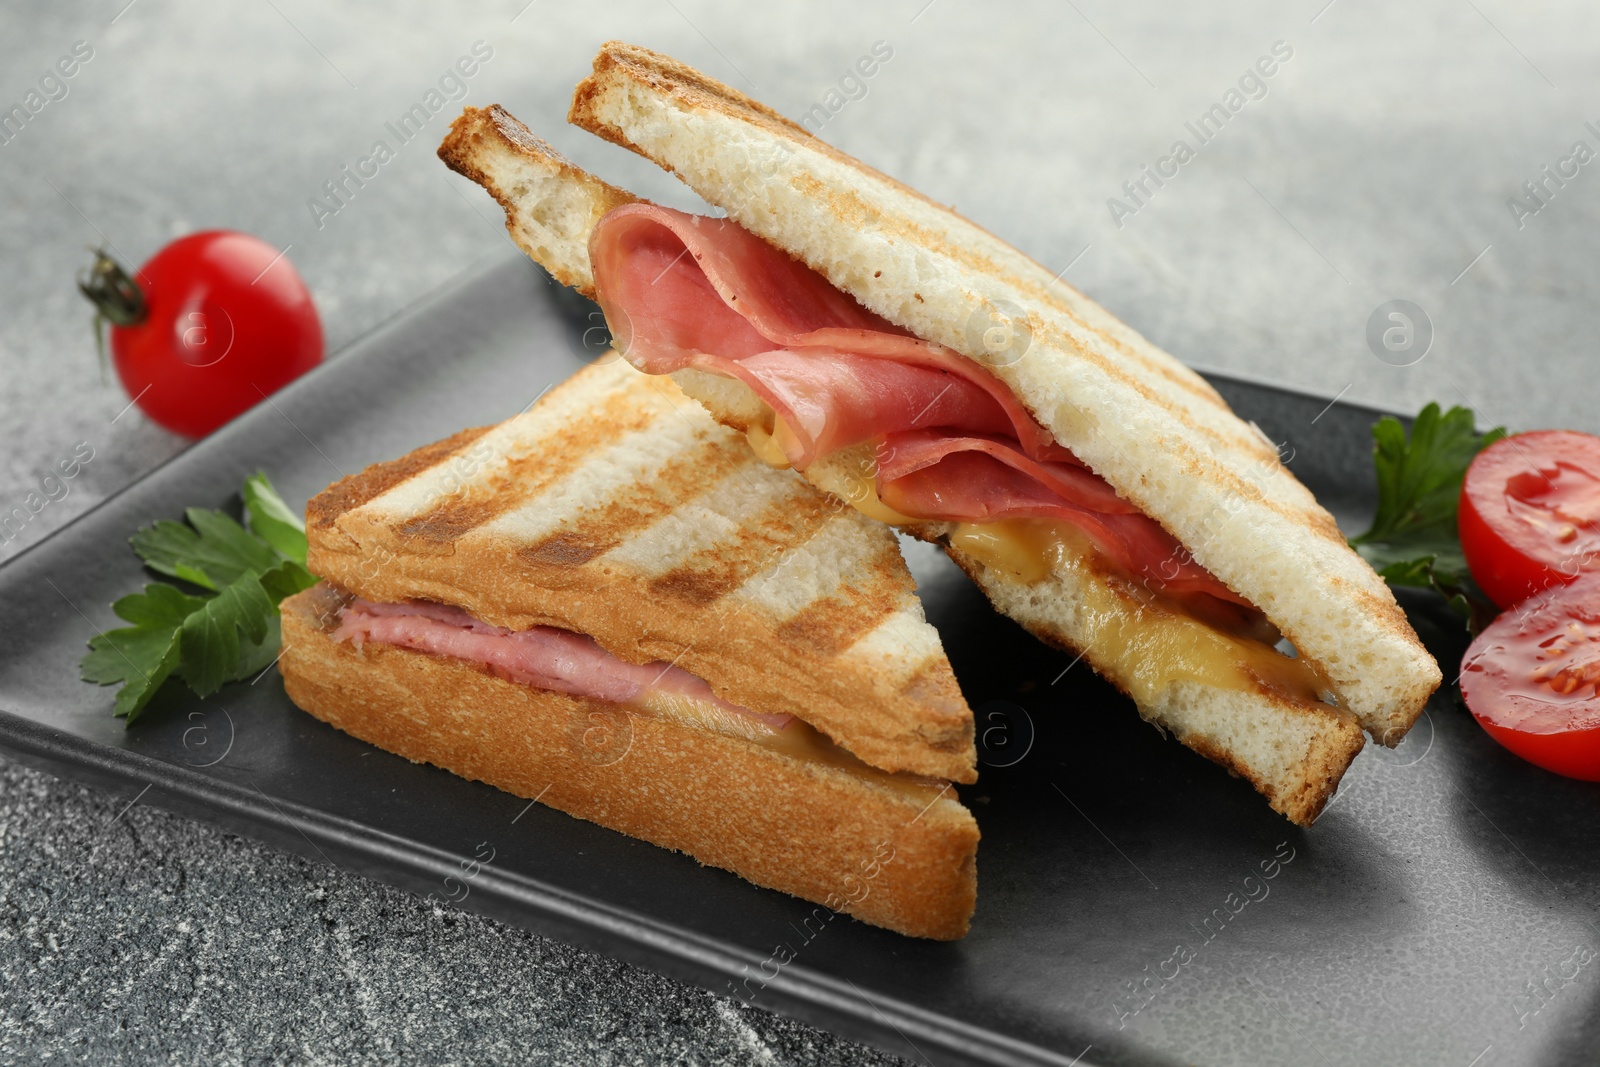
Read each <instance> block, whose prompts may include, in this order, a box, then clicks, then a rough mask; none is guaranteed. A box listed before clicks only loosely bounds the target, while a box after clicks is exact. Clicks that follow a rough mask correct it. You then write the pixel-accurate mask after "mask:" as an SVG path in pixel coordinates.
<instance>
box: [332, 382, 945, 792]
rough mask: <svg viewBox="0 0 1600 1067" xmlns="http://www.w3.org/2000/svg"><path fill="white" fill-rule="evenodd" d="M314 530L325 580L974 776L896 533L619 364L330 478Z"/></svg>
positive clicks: (923, 768) (914, 762)
mask: <svg viewBox="0 0 1600 1067" xmlns="http://www.w3.org/2000/svg"><path fill="white" fill-rule="evenodd" d="M306 526H307V536H308V538H309V540H310V554H309V558H308V566H309V567H310V568H311V569H312V571H313V572H314V573H315V574H317V575H319V576H321V577H322V578H324V579H325V580H327V581H329V582H331V583H333V584H334V585H336V586H338V587H339V588H341V589H345V590H348V591H350V592H352V593H355V594H356V595H358V596H361V597H363V598H365V599H367V600H372V601H379V602H398V601H406V600H430V601H438V602H441V603H445V604H451V605H455V606H457V607H460V608H463V609H465V610H466V611H467V612H469V613H470V614H472V615H474V616H476V617H477V618H479V619H482V620H484V621H486V622H489V623H492V624H494V625H497V626H504V627H507V628H510V629H513V630H521V629H525V628H528V627H531V626H539V625H543V626H556V627H560V628H562V629H566V630H575V631H578V632H580V633H585V634H588V635H589V636H591V637H593V638H594V639H595V640H596V641H597V642H599V644H600V645H601V646H602V647H603V648H605V649H606V651H608V652H610V653H611V654H612V655H614V656H617V657H619V658H621V659H624V660H627V661H629V662H632V663H648V662H655V661H668V662H672V663H675V664H676V665H677V666H679V667H681V668H683V669H684V670H687V671H689V672H690V673H691V674H695V675H698V676H699V677H701V678H703V679H705V680H706V681H707V682H709V683H710V684H711V686H712V688H713V690H715V691H716V693H717V695H719V696H721V697H722V698H724V699H726V700H728V701H731V702H732V703H734V704H738V705H740V706H742V707H746V708H751V709H755V710H759V711H761V712H770V713H785V714H792V715H794V716H796V717H798V718H800V719H802V720H804V721H805V722H807V723H809V724H810V725H812V726H814V727H816V728H817V729H818V730H820V731H821V732H822V733H824V734H826V735H827V736H828V737H830V738H832V739H833V740H834V741H836V742H837V743H838V744H840V745H841V746H843V747H844V748H845V749H847V750H849V751H850V752H852V753H854V754H855V755H856V756H858V757H859V758H861V759H862V760H864V761H866V762H867V763H869V764H871V765H873V766H875V767H879V768H882V769H883V770H887V771H909V772H913V773H916V774H922V775H929V776H932V777H936V778H941V779H947V780H952V781H958V782H971V781H975V780H976V777H977V774H976V769H975V768H976V752H975V749H974V747H973V723H972V712H971V710H970V709H969V708H968V707H967V704H966V701H965V700H964V699H963V698H962V695H961V691H960V689H959V687H958V686H957V684H956V680H955V675H954V674H953V673H952V671H951V669H950V662H949V660H948V659H946V657H945V654H944V649H943V647H942V646H941V645H940V643H939V635H938V633H937V631H935V630H934V629H933V627H931V626H930V625H928V623H927V621H926V620H925V619H924V617H923V614H922V605H921V603H920V602H919V601H918V600H917V598H916V595H915V592H914V586H913V583H912V580H911V575H910V573H909V572H908V571H907V570H906V568H905V561H904V559H903V558H902V557H901V555H900V550H899V546H898V544H897V543H896V542H895V539H894V535H893V534H892V533H890V532H889V531H888V530H886V529H884V528H883V527H881V526H880V525H878V524H876V523H873V522H871V521H870V520H868V519H866V518H864V517H863V516H861V515H859V514H857V513H856V512H855V511H854V510H852V509H851V508H849V507H847V506H844V505H842V504H841V503H840V502H839V501H837V500H834V499H833V498H830V497H829V496H827V495H825V494H823V493H820V492H818V491H817V490H816V489H814V488H812V487H811V486H810V485H808V484H806V482H805V481H804V480H802V479H800V478H798V477H796V476H794V475H793V474H791V473H788V472H782V471H774V470H772V469H771V468H769V467H767V466H766V465H765V464H763V463H761V462H760V461H759V460H757V459H755V458H754V457H753V456H752V455H751V454H750V451H749V449H748V448H746V447H745V446H744V443H743V442H742V441H740V440H739V439H738V437H737V436H736V435H735V434H734V433H733V432H732V431H730V430H728V429H726V428H724V427H722V426H719V425H717V424H716V423H715V422H713V421H712V420H711V419H710V418H709V417H708V416H707V415H706V413H705V411H704V410H703V409H702V408H701V407H700V406H699V405H698V404H696V403H695V402H694V401H692V400H689V399H688V398H686V397H684V396H683V395H682V393H680V392H679V391H678V389H677V387H676V386H674V385H673V384H672V383H671V382H670V381H668V380H665V379H660V378H652V377H650V376H648V375H645V374H641V373H639V372H638V371H635V370H634V369H633V368H632V367H630V366H628V365H627V364H626V363H624V362H622V361H621V360H617V359H612V360H610V361H609V362H605V363H600V364H596V365H593V366H590V367H587V368H585V369H584V370H582V371H580V372H579V373H578V374H576V375H574V376H573V377H572V378H571V379H569V380H568V381H567V382H565V383H563V384H562V385H560V386H558V387H557V388H555V389H554V390H552V391H551V392H550V393H549V394H548V395H547V396H545V397H544V398H543V399H542V400H541V401H540V402H539V403H537V404H535V405H533V407H532V408H531V409H530V410H528V411H526V412H524V413H523V414H521V415H518V416H516V417H514V418H512V419H510V420H508V421H506V422H504V423H501V424H500V425H499V426H495V427H490V428H486V429H479V430H467V431H464V432H462V433H460V434H457V435H456V436H454V437H452V438H449V439H447V440H444V441H440V442H438V443H437V444H434V445H430V446H428V447H426V448H422V449H418V450H417V451H416V452H413V453H411V454H410V455H408V456H405V457H403V458H402V459H399V460H396V461H394V462H391V463H380V464H378V465H376V466H373V467H369V468H367V469H366V470H364V471H362V472H361V473H360V474H357V475H354V476H353V477H349V478H346V479H344V480H343V481H340V482H337V483H335V484H334V485H333V486H331V487H330V488H328V489H327V490H325V491H324V492H323V493H322V494H320V495H319V496H317V497H315V498H314V499H313V500H312V501H311V503H310V505H309V506H308V508H307V523H306Z"/></svg>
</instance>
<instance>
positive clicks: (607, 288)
mask: <svg viewBox="0 0 1600 1067" xmlns="http://www.w3.org/2000/svg"><path fill="white" fill-rule="evenodd" d="M589 256H590V260H591V262H592V264H593V267H594V279H595V289H596V293H597V296H598V299H599V301H600V306H601V308H602V309H603V310H604V311H605V315H606V322H607V323H608V324H609V325H610V327H611V331H612V335H613V338H614V339H615V343H616V345H617V347H618V348H619V349H620V350H621V351H622V353H623V354H624V355H625V356H626V358H627V359H628V361H629V362H631V363H632V364H634V366H636V367H638V368H639V369H641V370H643V371H646V372H647V373H650V374H670V373H672V372H673V371H677V370H683V369H685V368H693V369H696V370H702V371H707V372H710V373H713V374H719V375H723V376H725V377H730V378H735V379H738V380H739V381H741V382H743V383H744V384H745V385H747V386H749V387H750V389H751V390H752V391H753V392H754V393H755V394H756V395H757V396H758V397H760V399H761V400H762V401H764V402H765V403H766V404H767V405H768V406H769V407H770V408H771V409H772V411H773V413H774V415H775V416H776V417H777V418H778V419H780V420H781V421H782V423H783V424H784V426H785V427H786V429H787V430H788V433H786V434H783V435H779V438H778V439H779V441H780V442H781V443H782V445H783V448H784V453H785V458H787V459H788V461H789V463H790V465H791V466H793V467H795V468H796V469H798V470H804V469H805V468H806V467H808V466H810V465H811V464H812V463H813V462H815V461H816V460H817V459H818V458H819V457H821V456H825V455H828V454H829V453H831V452H835V451H838V450H840V449H844V448H849V447H852V446H854V445H859V444H865V443H872V444H875V445H876V446H877V453H878V469H877V488H878V494H879V496H880V497H881V498H882V499H883V502H884V503H885V504H887V505H888V506H889V507H891V508H893V509H894V510H895V511H898V512H900V513H901V514H903V515H908V516H911V517H912V518H919V519H936V520H945V521H951V522H993V521H998V520H1002V519H1011V518H1048V519H1053V520H1056V521H1062V522H1068V523H1072V524H1073V525H1075V526H1077V527H1078V528H1079V529H1081V530H1083V532H1084V533H1085V534H1086V535H1087V536H1088V537H1089V538H1090V539H1091V540H1092V541H1093V542H1094V544H1095V546H1096V547H1097V548H1098V549H1099V550H1100V551H1101V552H1102V553H1103V554H1104V555H1105V556H1106V557H1108V558H1109V559H1110V560H1111V561H1112V562H1114V563H1115V564H1116V565H1117V566H1119V567H1121V568H1122V569H1123V570H1124V571H1126V572H1128V573H1129V574H1132V575H1136V576H1144V577H1146V578H1147V579H1153V580H1154V582H1153V583H1151V584H1152V588H1161V589H1165V590H1168V591H1171V592H1173V593H1176V594H1186V595H1187V594H1204V595H1209V596H1212V597H1215V598H1216V599H1218V600H1223V601H1226V602H1228V603H1231V604H1236V605H1246V601H1244V600H1243V599H1242V598H1241V597H1239V596H1238V595H1237V594H1236V593H1234V592H1233V591H1232V590H1230V589H1229V588H1228V587H1227V586H1225V585H1223V584H1222V582H1220V581H1219V580H1218V579H1217V578H1216V577H1215V576H1213V575H1212V574H1211V573H1210V572H1209V571H1207V570H1205V568H1203V567H1201V566H1200V565H1199V564H1197V563H1195V562H1194V560H1193V559H1191V558H1190V557H1189V553H1188V552H1187V551H1186V550H1185V549H1184V548H1183V546H1182V545H1180V544H1179V543H1178V542H1177V541H1176V540H1175V539H1174V538H1173V537H1172V536H1171V535H1170V534H1168V533H1167V532H1166V530H1164V529H1163V528H1162V527H1161V526H1160V524H1158V523H1156V522H1155V521H1154V520H1153V519H1151V518H1149V517H1148V516H1146V515H1144V514H1143V513H1141V512H1140V511H1139V510H1138V509H1137V508H1136V507H1134V506H1133V505H1132V504H1130V503H1128V502H1127V501H1126V500H1123V499H1122V498H1121V497H1120V496H1118V495H1117V492H1116V490H1114V489H1113V488H1112V487H1111V486H1110V485H1109V484H1107V483H1106V482H1105V480H1104V479H1102V478H1100V477H1099V476H1098V475H1096V474H1094V473H1093V472H1092V471H1090V470H1089V469H1088V468H1087V467H1085V466H1084V465H1083V463H1082V462H1081V461H1080V460H1078V458H1077V457H1076V456H1074V455H1073V454H1072V453H1071V452H1070V451H1069V450H1068V449H1066V448H1064V447H1062V446H1061V445H1059V444H1057V443H1056V442H1055V441H1054V439H1053V438H1052V437H1051V435H1050V433H1049V432H1048V431H1047V430H1045V429H1044V427H1042V426H1040V425H1039V423H1038V422H1037V421H1036V420H1035V419H1034V418H1033V416H1032V415H1031V414H1029V413H1028V411H1027V409H1026V408H1024V407H1023V406H1022V404H1021V402H1020V401H1019V400H1018V399H1017V398H1016V395H1015V394H1014V393H1012V392H1011V390H1010V389H1008V388H1007V387H1006V386H1005V384H1004V383H1003V382H1001V381H1000V380H999V379H998V378H996V377H995V376H994V375H993V374H991V373H989V372H988V371H987V370H986V369H985V368H983V367H982V366H980V365H979V364H977V363H975V362H974V361H972V360H970V359H966V358H964V357H963V356H961V355H959V354H957V353H956V352H953V351H951V350H950V349H948V348H945V347H944V346H942V345H937V344H934V343H932V342H929V341H924V340H922V339H920V338H918V337H914V336H912V335H911V334H909V333H907V332H906V331H905V330H903V329H901V328H899V327H898V326H895V325H894V324H892V323H890V322H888V321H887V320H885V319H882V318H880V317H879V316H877V315H875V314H873V313H872V312H870V311H868V310H867V309H866V308H864V307H862V306H861V305H860V304H858V303H857V302H856V301H855V300H853V299H852V298H851V297H850V296H849V295H848V294H846V293H844V292H841V291H840V290H838V289H836V288H834V286H833V285H831V284H830V283H829V282H828V280H827V279H826V278H824V277H822V276H821V275H820V274H818V273H816V272H815V271H813V270H811V269H810V268H809V267H807V266H805V265H804V264H803V263H801V262H799V261H798V260H795V259H793V258H791V257H789V256H787V255H785V254H783V253H782V252H780V251H778V250H777V249H775V248H773V247H772V246H771V245H768V244H767V243H766V242H764V241H762V240H761V239H760V238H758V237H756V236H755V235H754V234H752V233H750V232H749V231H748V230H745V229H744V228H743V227H741V226H739V225H738V224H737V223H734V222H732V221H730V220H728V219H711V218H705V217H702V216H698V215H690V214H687V213H685V212H681V211H675V210H673V209H671V208H664V207H659V206H657V205H654V204H629V205H627V206H625V207H620V208H617V209H615V210H613V211H611V212H610V213H608V214H607V215H606V216H605V217H604V218H602V219H601V220H600V223H599V224H598V225H597V226H596V227H595V229H594V233H593V235H592V237H591V238H590V242H589ZM1154 583H1159V585H1156V584H1154ZM1246 606H1247V605H1246Z"/></svg>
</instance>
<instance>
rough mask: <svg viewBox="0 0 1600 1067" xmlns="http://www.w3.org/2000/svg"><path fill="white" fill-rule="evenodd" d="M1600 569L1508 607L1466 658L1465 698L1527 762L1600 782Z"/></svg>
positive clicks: (1487, 727)
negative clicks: (1513, 607)
mask: <svg viewBox="0 0 1600 1067" xmlns="http://www.w3.org/2000/svg"><path fill="white" fill-rule="evenodd" d="M1597 686H1600V573H1593V572H1591V573H1588V574H1584V575H1582V576H1580V577H1579V578H1578V579H1577V580H1575V581H1573V582H1572V583H1571V584H1569V585H1558V586H1556V587H1555V588H1553V589H1547V590H1545V591H1544V592H1542V593H1538V594H1536V595H1534V596H1533V597H1530V598H1529V599H1527V600H1525V601H1524V602H1523V603H1522V604H1521V605H1520V606H1518V607H1517V608H1516V609H1515V610H1513V611H1507V612H1505V613H1504V614H1503V615H1501V616H1500V617H1499V618H1498V619H1496V620H1495V621H1494V622H1492V623H1490V624H1489V627H1488V629H1486V630H1484V631H1483V633H1481V634H1479V635H1478V638H1477V640H1475V641H1473V642H1472V645H1471V647H1470V648H1468V649H1467V655H1466V658H1465V659H1464V660H1462V662H1461V695H1462V696H1463V697H1465V698H1466V701H1467V708H1468V709H1469V710H1470V711H1471V712H1472V715H1473V718H1475V719H1477V720H1478V724H1479V725H1480V726H1482V727H1483V728H1484V729H1485V730H1487V731H1488V732H1489V736H1490V737H1492V738H1494V739H1495V740H1496V741H1498V742H1500V743H1501V744H1502V745H1504V746H1505V747H1506V748H1508V749H1510V750H1511V751H1512V752H1515V753H1516V754H1517V755H1519V756H1521V757H1522V758H1523V759H1525V760H1527V761H1528V762H1529V763H1533V764H1536V765H1538V766H1540V767H1543V768H1544V769H1545V770H1547V771H1554V772H1556V773H1557V774H1564V775H1566V776H1567V777H1568V778H1581V779H1583V780H1584V781H1589V782H1600V688H1597Z"/></svg>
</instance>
